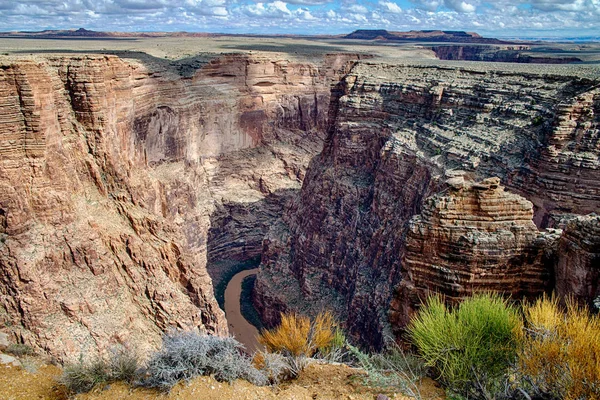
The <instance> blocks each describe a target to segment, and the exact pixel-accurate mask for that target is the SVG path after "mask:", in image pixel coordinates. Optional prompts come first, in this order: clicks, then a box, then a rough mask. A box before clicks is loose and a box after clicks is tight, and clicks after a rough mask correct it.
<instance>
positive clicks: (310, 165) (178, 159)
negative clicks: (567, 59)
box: [0, 45, 600, 361]
mask: <svg viewBox="0 0 600 400" xmlns="http://www.w3.org/2000/svg"><path fill="white" fill-rule="evenodd" d="M322 47H323V48H319V51H320V53H318V52H316V53H311V54H309V55H306V54H297V53H294V52H266V51H256V50H252V51H243V52H232V53H228V54H219V53H216V52H215V53H211V54H209V55H203V56H202V57H200V58H196V59H192V58H191V59H189V60H188V61H187V64H186V63H182V62H172V63H167V62H165V61H164V60H162V59H160V58H158V57H154V56H151V55H149V54H146V53H144V54H142V55H140V54H138V53H133V52H131V53H127V52H120V53H119V54H118V56H117V55H108V54H94V52H91V51H85V52H83V54H60V53H61V52H60V51H56V52H48V54H34V55H27V54H16V55H11V56H8V57H3V58H1V59H0V64H1V66H0V93H1V94H2V96H1V99H2V100H1V101H0V330H2V331H4V332H6V333H8V334H9V336H10V337H11V339H12V340H13V341H15V342H19V343H24V344H26V345H28V346H30V347H32V348H33V349H35V350H36V351H40V352H44V353H46V354H48V355H50V356H52V357H53V358H55V359H56V360H59V361H68V360H76V359H77V358H78V357H79V356H80V354H82V353H86V354H89V353H96V352H100V353H102V352H106V351H107V350H108V349H109V348H110V346H112V345H115V344H123V345H126V346H133V347H136V348H138V349H139V350H140V351H146V350H149V349H152V348H154V347H156V346H157V345H158V343H160V338H161V335H162V333H163V332H164V331H167V330H169V329H197V330H199V331H201V332H206V333H211V334H219V335H226V334H228V327H227V321H226V320H225V316H224V313H223V311H222V310H221V309H220V308H219V306H218V304H217V302H216V300H215V296H214V293H213V286H214V282H213V279H216V278H214V277H215V276H217V275H218V273H219V271H217V270H218V269H219V268H222V266H223V265H225V264H227V263H231V262H233V263H235V262H243V261H246V260H250V259H256V258H257V257H261V258H262V261H261V264H260V269H259V273H258V277H257V281H256V285H255V289H254V296H253V303H254V304H255V307H256V308H257V310H258V311H259V313H260V315H261V317H262V319H263V321H264V322H265V324H266V325H267V326H272V325H274V324H276V323H277V322H278V318H279V314H280V312H283V311H299V312H303V313H308V314H314V313H316V312H318V311H320V310H322V309H324V308H328V309H333V310H334V311H335V313H336V316H337V317H338V318H339V320H340V321H341V322H342V323H343V325H344V327H345V329H346V330H347V332H348V333H349V335H350V336H351V337H352V338H353V339H354V340H356V341H357V342H359V343H361V344H362V345H363V346H365V347H372V348H381V347H382V346H383V345H384V344H385V342H386V340H388V338H393V337H400V335H401V332H402V328H403V326H404V325H405V324H406V322H407V321H408V319H409V318H410V315H411V313H412V312H414V310H415V309H417V308H418V305H419V303H420V301H421V300H422V298H423V296H425V295H426V294H427V293H428V292H429V291H433V290H436V291H439V292H442V293H444V294H445V295H446V296H447V297H448V299H449V301H458V300H460V298H462V297H464V296H466V295H468V294H469V293H471V292H472V291H474V290H479V289H485V290H494V291H505V292H507V293H509V294H512V295H513V296H515V297H526V298H531V297H534V296H537V295H539V294H541V293H544V292H549V291H552V290H556V291H557V292H558V293H559V294H561V295H563V296H566V295H575V296H576V297H577V298H578V299H579V300H581V301H582V302H586V303H588V304H590V305H592V306H593V304H594V301H595V300H596V299H597V298H598V296H600V291H599V290H600V288H599V287H598V266H599V264H600V261H599V260H600V259H599V253H600V251H599V246H600V243H599V242H598V240H597V238H598V237H599V233H600V231H599V221H598V216H597V215H594V214H593V213H594V212H598V209H599V205H600V172H599V170H600V133H599V130H600V86H599V85H600V80H599V78H598V76H599V75H598V68H597V66H594V65H579V66H544V67H543V69H541V70H540V68H539V67H536V66H529V65H518V66H517V65H513V64H506V65H505V66H502V65H497V64H489V65H488V64H480V63H477V64H467V63H456V64H452V63H440V62H436V61H435V60H433V56H432V54H431V52H425V51H424V50H423V49H411V50H410V54H412V55H415V54H416V55H419V56H420V57H422V58H421V59H419V60H412V59H410V58H402V57H404V55H406V54H409V53H404V51H405V50H403V49H400V50H398V54H402V56H401V57H400V58H399V59H397V60H395V61H393V62H392V60H390V59H389V58H386V57H382V56H381V55H378V54H376V53H377V52H376V51H375V52H373V54H371V53H369V54H367V53H365V52H359V53H357V52H350V51H345V50H347V48H344V49H342V50H344V51H337V52H336V51H330V50H332V49H331V48H329V47H327V46H324V45H323V46H322ZM311 51H312V50H311ZM315 51H316V50H315Z"/></svg>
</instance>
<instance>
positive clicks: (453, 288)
mask: <svg viewBox="0 0 600 400" xmlns="http://www.w3.org/2000/svg"><path fill="white" fill-rule="evenodd" d="M449 183H450V185H451V186H450V188H449V189H448V191H447V192H446V193H443V194H438V195H435V196H432V197H430V198H428V199H427V200H425V202H424V205H423V210H422V212H421V214H420V215H417V216H415V217H413V218H411V220H410V222H409V228H408V234H407V236H406V244H405V246H406V251H405V253H404V258H403V260H402V282H401V283H400V285H399V287H398V288H397V294H396V296H395V297H394V299H393V301H392V304H391V320H392V323H393V325H394V326H395V327H398V328H401V327H404V326H406V325H407V323H408V322H409V320H410V317H411V315H412V313H413V311H414V310H416V309H417V308H418V307H419V305H420V304H421V303H422V302H423V301H424V300H425V299H426V298H427V295H429V294H431V293H440V294H442V295H443V296H444V297H445V299H446V301H448V302H456V301H459V300H461V299H463V298H465V297H468V296H470V295H472V294H473V293H474V292H477V291H487V292H498V293H502V294H504V295H507V296H511V297H512V298H514V299H519V298H534V297H535V296H537V295H540V294H541V293H544V292H547V291H549V290H550V289H551V288H552V284H553V279H552V278H553V276H552V270H553V268H552V267H553V258H552V256H551V252H550V251H549V250H550V249H552V248H553V246H555V244H556V242H557V240H558V237H559V236H560V231H558V233H540V232H539V231H538V229H537V227H536V226H535V224H534V223H533V221H532V218H533V205H532V204H531V202H529V201H527V200H525V199H524V198H523V197H521V196H519V195H516V194H512V193H509V192H506V191H505V190H504V187H502V186H501V185H500V179H499V178H489V179H485V180H484V181H482V182H479V183H473V182H468V181H465V180H464V178H463V177H462V176H457V177H453V178H451V179H450V180H449Z"/></svg>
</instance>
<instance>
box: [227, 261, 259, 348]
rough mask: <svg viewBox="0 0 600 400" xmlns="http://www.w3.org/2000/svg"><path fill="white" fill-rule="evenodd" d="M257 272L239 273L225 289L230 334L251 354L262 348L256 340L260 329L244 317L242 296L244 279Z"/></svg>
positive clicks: (249, 270) (250, 270)
mask: <svg viewBox="0 0 600 400" xmlns="http://www.w3.org/2000/svg"><path fill="white" fill-rule="evenodd" d="M257 272H258V268H254V269H248V270H246V271H242V272H238V273H237V274H236V275H234V276H233V278H231V280H230V281H229V283H228V284H227V288H226V289H225V316H226V317H227V323H228V324H229V333H230V334H231V335H233V336H234V337H235V338H236V339H237V340H238V341H239V342H240V343H242V344H243V345H244V346H245V347H246V349H247V350H248V352H250V353H254V352H255V351H256V350H258V349H259V348H260V344H259V343H258V341H257V340H256V337H257V336H258V329H256V327H255V326H254V325H252V324H251V323H250V322H248V321H246V318H244V316H243V315H242V310H241V306H240V296H241V294H242V281H243V280H244V278H245V277H247V276H250V275H254V274H256V273H257Z"/></svg>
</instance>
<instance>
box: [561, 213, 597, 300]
mask: <svg viewBox="0 0 600 400" xmlns="http://www.w3.org/2000/svg"><path fill="white" fill-rule="evenodd" d="M558 255H559V260H558V266H557V268H556V292H557V294H558V295H559V296H561V297H563V298H565V297H569V296H570V297H572V298H574V299H575V300H577V301H578V302H580V303H582V304H585V305H587V306H589V307H591V308H592V309H596V310H598V309H600V216H598V215H596V214H590V215H587V216H581V217H576V218H575V219H573V220H571V221H569V222H568V223H567V226H566V228H565V232H564V234H563V236H562V237H561V238H560V244H559V248H558Z"/></svg>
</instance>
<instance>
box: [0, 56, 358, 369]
mask: <svg viewBox="0 0 600 400" xmlns="http://www.w3.org/2000/svg"><path fill="white" fill-rule="evenodd" d="M348 59H349V57H346V56H340V57H333V56H332V57H329V58H328V59H327V60H326V61H325V63H323V66H321V67H318V66H315V65H312V64H299V63H292V62H288V61H286V60H285V59H283V58H282V59H278V60H274V61H273V60H271V59H268V58H264V57H263V58H261V57H259V56H257V57H248V56H243V55H238V56H225V57H223V58H220V59H215V60H213V61H211V62H209V63H208V64H207V65H205V66H204V67H203V68H202V69H200V70H199V71H197V72H196V74H195V75H194V76H193V77H191V78H185V77H181V76H179V75H178V74H177V73H175V72H174V71H171V70H169V69H168V68H163V69H161V68H156V67H155V66H152V65H145V64H143V63H141V62H137V61H134V60H129V61H125V60H122V59H119V58H117V57H114V56H105V57H104V56H91V57H71V58H48V59H45V60H42V61H37V62H34V61H27V60H23V59H18V60H15V61H8V60H5V61H6V62H5V63H4V64H3V65H2V66H1V68H0V99H1V100H0V239H1V240H0V324H2V325H3V326H5V327H7V329H8V330H9V332H10V333H11V334H12V335H13V336H14V337H15V338H16V339H17V340H19V341H21V342H24V343H26V344H27V345H30V346H32V347H34V348H35V349H38V350H43V351H46V352H47V353H49V354H50V355H52V356H54V357H56V358H58V359H68V358H76V357H78V356H79V354H80V353H89V352H92V353H93V352H95V351H97V350H100V351H104V350H105V349H106V348H107V347H108V346H110V345H111V344H114V343H129V344H132V345H139V346H141V347H142V348H143V349H145V348H147V347H150V346H153V345H156V344H157V343H158V342H159V340H160V335H161V333H162V332H163V331H164V330H166V329H168V328H170V327H177V328H188V329H199V330H200V331H206V332H211V333H216V334H226V333H227V324H226V322H225V319H224V316H223V313H222V311H221V310H220V309H219V307H218V305H217V304H216V302H215V299H214V296H213V288H212V284H211V279H210V277H209V275H208V274H207V270H206V264H207V253H208V252H209V248H208V247H209V244H208V242H209V239H210V238H209V230H211V229H213V230H214V231H216V233H215V234H214V235H213V236H215V237H217V238H219V237H225V238H226V237H227V235H226V234H222V232H223V231H228V232H230V233H231V235H232V236H234V238H233V239H230V240H231V242H233V243H235V240H236V237H235V235H238V236H244V232H241V233H240V229H239V227H240V226H243V225H249V227H247V229H248V230H252V227H255V228H256V229H258V231H259V232H260V230H261V229H266V228H265V227H266V226H268V225H269V223H270V221H272V220H273V219H276V218H278V217H279V216H278V215H276V214H275V213H274V212H273V208H274V209H275V211H276V210H277V208H278V207H279V209H281V207H282V203H281V202H279V203H278V202H277V201H275V202H274V203H275V205H273V204H271V205H270V207H271V208H270V209H269V208H267V209H266V210H267V211H265V212H263V213H262V214H260V215H259V217H256V216H255V217H252V215H250V216H249V217H247V218H246V219H242V221H241V222H240V221H238V223H233V224H230V225H227V224H225V223H221V222H222V220H223V218H225V219H227V218H228V217H227V215H230V214H231V213H229V211H228V209H227V208H226V207H225V206H223V204H228V203H231V202H237V203H239V204H242V205H241V206H240V207H241V208H242V209H244V210H245V208H244V207H245V206H244V204H255V207H258V208H260V207H261V204H262V203H261V201H263V200H264V199H265V198H266V197H267V196H269V195H270V194H271V193H275V192H277V191H280V190H286V189H295V188H299V185H300V181H301V179H302V177H303V174H304V169H305V168H306V164H307V163H308V161H307V160H308V159H309V158H310V157H311V155H312V154H314V153H316V152H317V151H318V150H319V143H320V142H321V139H320V138H321V137H323V134H322V133H319V132H321V131H322V130H323V129H324V127H325V126H326V119H327V112H328V106H329V84H330V81H331V80H332V79H334V77H336V76H337V74H338V73H340V72H339V71H340V70H343V69H344V68H345V66H346V63H347V60H348ZM306 143H309V144H308V145H307V144H306ZM231 199H233V200H231ZM263 208H264V207H263ZM263 208H261V210H262V209H263ZM228 213H229V214H228ZM257 220H258V221H257ZM253 224H254V225H253ZM220 233H221V234H220ZM256 236H257V237H259V236H260V235H259V234H256ZM226 240H227V239H223V240H222V241H221V242H219V240H213V241H212V243H211V244H212V249H213V250H212V251H213V252H214V253H215V254H216V256H215V257H216V258H218V257H230V256H235V255H236V254H239V253H240V250H239V248H241V247H239V248H238V247H236V246H227V243H226ZM253 240H254V242H252V241H253ZM261 240H262V237H259V238H254V239H251V240H250V242H251V243H250V245H251V246H254V247H255V248H260V246H259V243H260V241H261ZM251 246H250V247H251ZM244 247H245V246H244Z"/></svg>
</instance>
